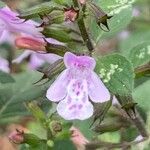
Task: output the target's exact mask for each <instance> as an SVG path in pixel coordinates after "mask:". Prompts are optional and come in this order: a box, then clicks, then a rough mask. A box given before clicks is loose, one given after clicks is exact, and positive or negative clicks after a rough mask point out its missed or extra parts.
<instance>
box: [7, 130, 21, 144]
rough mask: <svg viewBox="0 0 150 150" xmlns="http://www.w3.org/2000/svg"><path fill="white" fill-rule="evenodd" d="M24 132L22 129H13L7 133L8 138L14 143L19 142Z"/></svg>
mask: <svg viewBox="0 0 150 150" xmlns="http://www.w3.org/2000/svg"><path fill="white" fill-rule="evenodd" d="M23 135H24V132H23V131H19V130H16V131H13V132H12V133H11V134H10V135H9V140H10V141H11V142H13V143H15V144H21V143H22V142H23V141H24V137H23Z"/></svg>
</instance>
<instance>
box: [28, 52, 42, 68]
mask: <svg viewBox="0 0 150 150" xmlns="http://www.w3.org/2000/svg"><path fill="white" fill-rule="evenodd" d="M38 55H39V54H38V53H35V52H33V53H32V54H31V57H30V62H29V68H30V69H34V70H35V69H37V68H39V67H41V66H42V65H43V64H44V63H45V60H44V59H41V58H40V57H38Z"/></svg>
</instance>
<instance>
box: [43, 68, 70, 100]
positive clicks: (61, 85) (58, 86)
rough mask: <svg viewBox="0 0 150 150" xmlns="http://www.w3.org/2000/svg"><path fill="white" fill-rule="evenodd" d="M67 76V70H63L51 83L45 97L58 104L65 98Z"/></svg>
mask: <svg viewBox="0 0 150 150" xmlns="http://www.w3.org/2000/svg"><path fill="white" fill-rule="evenodd" d="M67 75H68V70H67V69H66V70H64V71H63V72H62V73H61V74H60V75H59V76H58V77H57V79H56V80H55V81H54V83H52V85H51V86H50V88H49V89H48V90H47V93H46V97H47V98H48V99H49V100H51V101H54V102H58V101H60V100H62V99H64V98H65V96H66V94H67V83H68V80H67Z"/></svg>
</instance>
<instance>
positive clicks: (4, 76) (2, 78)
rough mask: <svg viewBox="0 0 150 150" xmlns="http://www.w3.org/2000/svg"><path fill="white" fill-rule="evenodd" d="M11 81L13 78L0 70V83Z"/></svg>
mask: <svg viewBox="0 0 150 150" xmlns="http://www.w3.org/2000/svg"><path fill="white" fill-rule="evenodd" d="M12 82H15V80H14V79H13V77H12V76H11V75H10V74H8V73H5V72H3V71H0V83H12Z"/></svg>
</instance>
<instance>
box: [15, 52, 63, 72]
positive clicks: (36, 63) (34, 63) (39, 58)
mask: <svg viewBox="0 0 150 150" xmlns="http://www.w3.org/2000/svg"><path fill="white" fill-rule="evenodd" d="M29 56H30V61H29V64H28V67H29V69H32V70H36V69H38V68H39V67H41V66H42V65H44V63H49V64H52V63H54V62H55V61H57V60H58V59H61V57H60V56H58V55H56V54H52V53H36V52H34V51H31V50H25V51H24V52H23V53H22V54H21V55H20V56H19V57H17V58H16V59H14V60H13V63H16V64H19V63H21V62H22V61H23V60H24V59H26V58H27V57H29Z"/></svg>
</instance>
